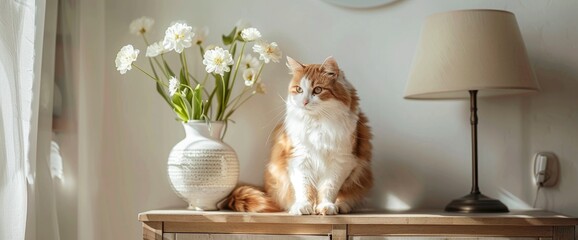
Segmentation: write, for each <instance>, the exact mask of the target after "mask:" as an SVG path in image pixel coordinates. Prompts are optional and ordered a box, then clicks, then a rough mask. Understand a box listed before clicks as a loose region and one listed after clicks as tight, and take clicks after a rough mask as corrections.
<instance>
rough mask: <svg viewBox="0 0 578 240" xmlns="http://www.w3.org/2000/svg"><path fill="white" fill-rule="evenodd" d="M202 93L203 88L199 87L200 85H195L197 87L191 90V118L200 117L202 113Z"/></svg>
mask: <svg viewBox="0 0 578 240" xmlns="http://www.w3.org/2000/svg"><path fill="white" fill-rule="evenodd" d="M202 94H203V88H202V87H201V85H200V84H199V85H197V87H195V89H194V91H193V99H192V101H191V102H192V104H193V110H194V112H193V118H194V119H201V115H202V113H203V99H202Z"/></svg>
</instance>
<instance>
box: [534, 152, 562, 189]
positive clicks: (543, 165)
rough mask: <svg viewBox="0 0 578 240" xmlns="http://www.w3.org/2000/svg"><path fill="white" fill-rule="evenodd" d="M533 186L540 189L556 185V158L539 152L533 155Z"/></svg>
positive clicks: (558, 173)
mask: <svg viewBox="0 0 578 240" xmlns="http://www.w3.org/2000/svg"><path fill="white" fill-rule="evenodd" d="M533 160H534V169H533V176H534V184H536V185H537V186H540V187H553V186H555V185H556V184H557V183H558V177H559V175H560V166H559V163H558V157H557V156H556V154H554V153H551V152H539V153H536V154H535V155H534V159H533Z"/></svg>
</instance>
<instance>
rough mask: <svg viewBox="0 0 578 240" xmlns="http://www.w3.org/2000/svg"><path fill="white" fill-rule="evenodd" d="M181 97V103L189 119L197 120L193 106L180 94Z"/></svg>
mask: <svg viewBox="0 0 578 240" xmlns="http://www.w3.org/2000/svg"><path fill="white" fill-rule="evenodd" d="M179 96H180V97H181V101H182V103H183V106H184V109H185V113H186V114H187V116H189V119H195V118H194V117H193V108H192V107H191V104H190V103H189V101H187V97H186V96H183V95H181V94H179Z"/></svg>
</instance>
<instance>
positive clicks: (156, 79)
mask: <svg viewBox="0 0 578 240" xmlns="http://www.w3.org/2000/svg"><path fill="white" fill-rule="evenodd" d="M132 66H133V67H135V68H136V69H138V70H140V71H141V72H143V73H144V74H146V75H147V76H149V77H150V78H151V79H153V80H155V81H156V82H157V83H159V84H160V85H162V86H164V87H168V86H167V85H166V84H165V83H164V82H161V81H159V79H158V78H155V77H153V76H152V75H150V74H149V73H148V72H146V71H145V70H143V69H142V68H140V67H139V66H137V65H136V64H134V63H133V64H132Z"/></svg>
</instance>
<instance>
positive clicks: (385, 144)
mask: <svg viewBox="0 0 578 240" xmlns="http://www.w3.org/2000/svg"><path fill="white" fill-rule="evenodd" d="M465 8H494V9H505V10H509V11H512V12H514V13H515V14H516V16H517V19H518V21H519V25H520V28H521V31H522V35H523V37H524V39H525V41H526V46H527V49H528V52H529V55H530V57H531V61H532V63H533V65H534V67H535V71H536V74H537V76H538V81H539V82H540V84H541V86H542V91H541V92H540V93H538V94H534V95H531V96H511V97H500V98H493V99H480V100H479V109H480V110H479V116H480V125H479V132H480V133H479V146H480V147H479V148H480V149H479V150H480V175H481V176H480V184H481V185H480V187H481V190H482V192H483V193H485V194H487V195H490V196H493V197H496V198H499V199H501V200H502V201H504V202H505V203H506V204H507V205H508V206H509V207H510V208H528V207H530V206H529V205H531V203H532V201H533V199H534V194H535V191H536V189H535V188H534V187H533V185H532V183H531V179H532V178H531V175H530V168H531V165H530V158H531V156H532V155H533V154H534V153H535V152H537V151H541V150H548V151H553V152H555V153H556V154H557V155H558V157H559V159H560V165H561V168H562V172H561V175H562V179H561V180H560V182H559V185H558V186H556V187H554V188H552V189H544V191H542V192H541V194H540V198H539V201H538V207H542V208H547V209H549V210H553V211H558V212H562V213H566V214H573V215H576V216H578V207H577V203H578V194H577V193H576V191H575V185H576V183H577V182H578V177H577V176H578V159H577V157H576V156H578V148H577V147H576V144H577V143H578V141H577V140H578V127H577V126H576V123H577V120H578V104H577V102H578V94H575V92H576V91H578V82H577V79H578V70H576V69H578V52H577V44H578V27H577V25H576V22H578V15H576V14H575V12H576V10H577V9H578V2H577V1H539V0H535V1H500V0H492V1H490V0H486V1H460V0H444V1H429V0H401V1H398V2H396V3H394V4H391V5H389V6H386V7H381V8H375V9H368V10H352V9H345V8H340V7H336V6H333V5H330V4H328V3H326V2H324V1H321V0H291V1H267V0H245V1H234V0H227V1H184V0H173V1H158V0H141V1H116V0H109V1H106V2H105V16H106V17H105V24H104V25H105V33H106V35H105V46H106V47H105V49H104V54H105V60H106V62H105V66H106V72H105V79H104V108H103V109H104V110H103V112H104V116H103V118H104V120H103V125H104V129H102V138H103V140H102V149H103V152H102V159H101V161H100V166H101V167H100V169H95V171H99V172H100V174H98V175H99V176H101V178H100V179H98V181H99V182H98V184H96V185H97V186H100V188H99V189H98V193H99V197H100V199H101V201H102V204H101V205H100V206H99V209H100V211H99V214H100V216H101V217H102V218H101V219H100V223H101V225H102V226H101V229H106V231H105V232H104V233H103V238H104V239H137V238H138V236H139V234H140V224H139V222H138V221H137V218H136V217H137V213H139V212H141V211H145V210H149V209H158V208H169V207H184V206H185V203H184V202H183V201H181V200H180V199H178V198H177V197H176V195H175V194H173V193H172V191H171V189H170V186H169V183H168V181H167V177H166V173H165V172H166V171H165V168H166V166H165V165H166V158H167V155H168V152H169V150H170V148H171V147H172V145H174V144H175V143H176V142H177V141H179V140H180V139H181V138H182V137H183V136H184V134H183V131H182V129H181V126H180V124H179V123H178V122H176V121H174V118H175V117H174V115H173V114H172V112H171V111H170V109H169V108H168V107H167V106H166V105H165V103H164V102H163V100H162V99H161V98H160V97H159V96H158V95H157V93H156V92H155V91H154V86H153V84H152V82H151V80H149V79H147V78H146V77H144V76H143V75H142V74H140V73H139V72H137V71H132V72H129V73H128V74H126V75H122V76H121V75H120V74H119V73H118V72H117V71H116V70H115V68H114V58H115V56H116V53H117V51H118V49H120V47H121V46H123V45H125V44H127V43H133V44H136V43H138V46H140V49H141V50H143V54H142V55H141V59H140V60H139V62H138V63H140V64H141V65H143V66H146V65H145V64H146V62H145V60H144V57H143V56H144V47H143V45H142V44H140V43H141V41H140V39H139V38H138V37H136V36H132V35H130V34H129V33H128V24H129V23H130V21H131V20H132V19H134V18H137V17H140V16H142V15H145V16H150V17H153V18H155V19H156V21H157V22H156V26H155V27H156V32H154V33H153V36H154V37H153V38H154V39H160V37H161V36H162V35H163V32H164V29H165V28H166V27H167V26H168V25H169V23H170V22H172V21H174V20H180V19H184V20H187V21H188V22H189V23H190V24H191V25H196V26H204V25H207V26H209V27H210V28H211V34H212V35H211V37H210V39H209V41H210V42H216V41H217V40H218V37H219V35H220V34H221V33H225V32H228V31H229V30H230V29H231V27H232V25H233V24H234V23H235V22H236V21H237V20H238V19H240V18H244V19H247V20H248V21H250V22H251V23H252V24H253V25H254V26H256V27H258V28H259V29H260V30H261V32H262V33H263V35H264V37H265V38H266V39H269V40H274V41H277V42H278V43H279V45H280V47H281V48H282V50H283V51H284V53H285V54H287V55H290V56H292V57H294V58H296V59H298V60H301V61H303V62H305V63H315V62H320V61H322V60H323V59H325V58H326V57H327V56H329V55H333V56H335V58H336V59H337V60H338V63H339V64H340V66H341V67H342V68H343V69H344V70H345V73H346V75H347V77H348V79H349V80H350V81H351V82H352V83H353V84H354V85H355V86H356V87H357V89H358V91H359V95H360V96H361V99H362V102H361V105H362V108H363V110H364V111H365V112H366V113H367V115H368V116H369V119H370V121H371V126H372V128H373V133H374V135H375V138H374V141H373V144H374V159H373V169H374V172H375V179H376V185H375V188H374V189H373V192H372V194H371V196H370V198H369V203H370V204H369V205H370V206H373V207H378V208H390V209H395V208H397V209H399V208H403V207H411V208H423V207H428V208H438V209H440V208H442V207H443V206H444V205H445V204H446V203H448V202H449V201H450V200H451V199H453V198H456V197H459V196H461V195H465V194H466V193H468V191H469V187H470V141H469V140H470V138H469V137H470V136H469V121H468V119H469V112H468V111H469V109H468V103H467V102H466V101H408V100H404V99H403V94H404V89H405V84H406V81H407V77H408V73H409V69H410V66H411V63H412V57H413V55H414V51H415V47H416V44H417V41H418V37H419V33H420V29H421V26H422V23H423V21H424V18H425V17H426V16H428V15H430V14H432V13H436V12H441V11H448V10H453V9H465ZM264 76H265V81H266V83H267V85H268V89H269V94H267V95H266V96H259V97H256V98H255V99H253V100H252V101H250V102H249V103H248V104H246V105H245V106H244V107H243V108H242V111H240V112H239V113H238V114H237V115H236V116H235V117H234V119H235V120H236V122H237V124H236V125H233V126H231V127H230V131H229V133H228V136H227V138H226V141H227V142H228V143H229V144H230V145H232V146H233V147H234V148H235V149H236V150H237V152H238V155H239V158H240V161H241V180H242V181H244V182H249V183H254V184H261V183H262V180H261V179H262V172H263V168H264V166H265V164H266V162H267V156H268V152H269V144H267V137H268V135H269V133H270V131H271V129H272V128H273V127H274V125H275V124H276V120H277V119H278V114H279V113H281V112H282V110H283V103H282V101H281V99H280V97H279V95H280V96H285V94H286V84H287V83H288V80H289V75H287V70H286V68H285V66H284V64H276V65H268V66H267V68H266V70H265V73H264ZM272 119H273V120H272Z"/></svg>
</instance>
